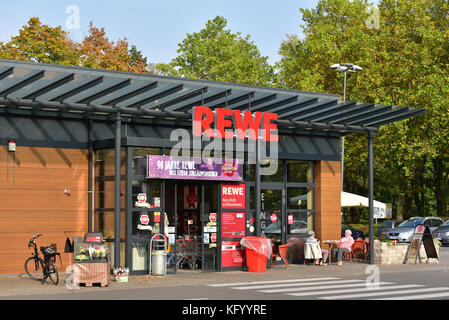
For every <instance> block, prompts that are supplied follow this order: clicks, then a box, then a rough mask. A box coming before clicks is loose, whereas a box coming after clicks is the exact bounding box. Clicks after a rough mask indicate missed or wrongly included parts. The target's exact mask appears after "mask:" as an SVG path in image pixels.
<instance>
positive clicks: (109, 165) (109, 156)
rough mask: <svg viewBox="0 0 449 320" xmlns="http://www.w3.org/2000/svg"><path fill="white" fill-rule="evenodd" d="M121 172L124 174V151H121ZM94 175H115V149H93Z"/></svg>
mask: <svg viewBox="0 0 449 320" xmlns="http://www.w3.org/2000/svg"><path fill="white" fill-rule="evenodd" d="M121 165H122V166H121V174H122V175H124V174H125V151H124V150H122V152H121ZM95 176H97V177H102V176H115V151H114V149H102V150H96V151H95Z"/></svg>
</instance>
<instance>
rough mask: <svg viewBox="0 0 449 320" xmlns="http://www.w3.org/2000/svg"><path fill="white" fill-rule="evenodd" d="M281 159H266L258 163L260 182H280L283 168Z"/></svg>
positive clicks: (282, 177)
mask: <svg viewBox="0 0 449 320" xmlns="http://www.w3.org/2000/svg"><path fill="white" fill-rule="evenodd" d="M283 169H284V168H283V166H282V161H278V160H268V161H264V162H261V164H260V181H262V182H282V181H283V179H284V170H283Z"/></svg>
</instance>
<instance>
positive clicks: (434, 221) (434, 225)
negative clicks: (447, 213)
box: [432, 219, 442, 227]
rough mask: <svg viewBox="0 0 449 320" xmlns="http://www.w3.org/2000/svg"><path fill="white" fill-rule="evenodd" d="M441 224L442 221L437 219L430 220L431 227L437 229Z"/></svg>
mask: <svg viewBox="0 0 449 320" xmlns="http://www.w3.org/2000/svg"><path fill="white" fill-rule="evenodd" d="M441 224H442V221H441V220H439V219H432V227H439V226H440V225H441Z"/></svg>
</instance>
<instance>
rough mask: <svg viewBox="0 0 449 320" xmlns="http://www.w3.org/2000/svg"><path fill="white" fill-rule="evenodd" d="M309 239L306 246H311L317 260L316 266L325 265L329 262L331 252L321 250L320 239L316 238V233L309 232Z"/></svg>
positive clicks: (315, 260)
mask: <svg viewBox="0 0 449 320" xmlns="http://www.w3.org/2000/svg"><path fill="white" fill-rule="evenodd" d="M307 235H308V237H307V239H306V242H305V243H306V244H307V245H309V248H311V250H312V252H311V254H312V256H313V257H314V258H315V259H314V264H318V263H319V264H320V265H324V264H325V263H326V261H327V257H328V255H329V251H328V250H326V249H321V247H320V241H319V240H318V239H316V238H315V232H314V231H309V232H308V233H307ZM320 259H321V262H319V260H320Z"/></svg>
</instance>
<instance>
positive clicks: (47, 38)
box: [0, 17, 79, 65]
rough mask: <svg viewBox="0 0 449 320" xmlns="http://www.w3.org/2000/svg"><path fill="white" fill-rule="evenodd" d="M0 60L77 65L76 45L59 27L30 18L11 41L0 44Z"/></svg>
mask: <svg viewBox="0 0 449 320" xmlns="http://www.w3.org/2000/svg"><path fill="white" fill-rule="evenodd" d="M0 58H2V59H15V60H29V61H34V62H41V63H55V64H65V65H78V64H79V60H78V56H77V48H76V44H75V43H74V42H73V41H71V40H70V39H69V37H68V34H67V32H65V31H64V30H62V28H61V26H58V27H51V26H48V25H45V24H42V23H41V21H40V20H39V18H37V17H32V18H30V20H29V21H28V23H27V24H26V25H24V26H23V27H22V29H20V30H19V34H18V35H17V36H13V37H11V40H10V41H8V42H6V43H2V42H0Z"/></svg>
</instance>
